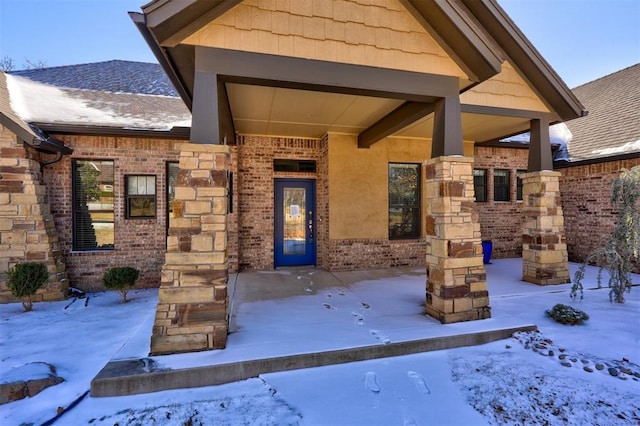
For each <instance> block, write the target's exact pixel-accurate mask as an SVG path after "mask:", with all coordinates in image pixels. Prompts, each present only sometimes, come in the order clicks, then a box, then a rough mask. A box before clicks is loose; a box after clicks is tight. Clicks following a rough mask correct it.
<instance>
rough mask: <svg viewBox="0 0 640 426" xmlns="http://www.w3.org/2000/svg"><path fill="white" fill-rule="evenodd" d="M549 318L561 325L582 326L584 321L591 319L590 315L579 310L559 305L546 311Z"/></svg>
mask: <svg viewBox="0 0 640 426" xmlns="http://www.w3.org/2000/svg"><path fill="white" fill-rule="evenodd" d="M545 313H546V314H547V316H548V317H551V318H553V319H554V320H556V321H557V322H559V323H561V324H571V325H576V324H582V322H583V321H586V320H588V319H589V315H587V314H586V313H585V312H582V311H581V310H579V309H575V308H572V307H571V306H567V305H563V304H562V303H558V304H557V305H555V306H554V307H553V308H552V309H551V310H550V311H549V310H547V311H545Z"/></svg>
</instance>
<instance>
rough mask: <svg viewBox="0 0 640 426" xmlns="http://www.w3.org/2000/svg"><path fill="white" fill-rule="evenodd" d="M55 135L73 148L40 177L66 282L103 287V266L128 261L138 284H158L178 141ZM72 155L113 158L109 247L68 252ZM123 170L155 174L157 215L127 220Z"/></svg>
mask: <svg viewBox="0 0 640 426" xmlns="http://www.w3.org/2000/svg"><path fill="white" fill-rule="evenodd" d="M57 138H59V139H61V140H63V141H64V142H65V144H66V145H67V146H70V147H71V148H73V150H74V152H73V155H72V156H65V157H63V159H62V160H61V161H60V162H58V163H55V164H53V165H51V166H48V167H46V168H45V173H44V179H45V182H46V184H47V189H48V192H49V199H50V201H51V212H52V214H53V216H54V219H55V224H56V228H57V230H58V234H59V237H60V241H61V249H62V253H63V258H64V262H65V263H66V266H67V271H68V276H69V282H70V284H71V285H72V286H74V287H78V288H80V289H82V290H85V291H99V290H103V286H102V276H103V274H104V272H105V271H106V270H107V269H108V268H111V267H116V266H132V267H135V268H137V269H138V270H140V278H139V279H138V281H137V287H158V286H159V284H160V272H161V269H162V265H163V263H164V255H165V248H166V231H167V216H166V215H167V211H166V204H167V201H166V163H167V161H177V160H178V154H179V153H178V152H177V151H176V150H175V143H176V142H180V141H173V140H164V139H143V138H124V137H106V136H68V135H60V136H57ZM72 159H87V160H89V159H100V160H113V161H114V173H115V177H114V199H115V201H114V214H115V248H114V250H108V251H84V252H78V251H73V248H72V221H71V217H72V216H71V214H72V211H71V207H72V205H71V199H72V197H71V195H72V193H71V191H72V187H71V161H72ZM127 174H151V175H155V176H156V185H157V187H156V191H157V192H156V193H157V199H156V205H157V214H156V218H154V219H126V217H125V205H124V195H125V193H124V179H125V175H127Z"/></svg>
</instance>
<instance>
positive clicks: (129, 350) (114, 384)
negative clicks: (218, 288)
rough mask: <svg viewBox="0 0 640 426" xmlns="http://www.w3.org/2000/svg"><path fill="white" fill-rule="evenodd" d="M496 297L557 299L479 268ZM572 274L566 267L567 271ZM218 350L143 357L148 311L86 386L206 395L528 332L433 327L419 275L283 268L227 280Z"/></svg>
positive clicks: (509, 265) (512, 324) (497, 322)
mask: <svg viewBox="0 0 640 426" xmlns="http://www.w3.org/2000/svg"><path fill="white" fill-rule="evenodd" d="M486 267H487V274H488V282H489V289H490V297H491V298H492V299H491V300H492V306H495V305H496V304H499V303H496V302H499V299H500V298H503V297H513V296H517V295H521V294H527V293H534V292H550V291H566V290H567V289H568V286H570V284H565V285H558V286H549V287H540V286H536V285H533V284H530V283H526V282H523V281H521V279H520V277H521V259H502V260H497V261H494V262H493V263H492V264H489V265H486ZM575 267H576V266H575V265H572V268H575ZM229 284H230V286H229V288H230V311H231V318H230V335H229V338H228V344H227V348H226V349H224V350H215V351H205V352H195V353H187V354H176V355H165V356H154V357H148V356H147V355H148V352H149V338H150V334H151V327H152V325H153V317H154V315H153V312H150V314H149V316H148V317H147V321H145V323H143V324H141V326H140V328H139V329H138V330H137V331H136V332H135V333H134V334H133V335H132V337H131V338H130V339H129V340H128V342H127V343H126V344H125V345H124V346H123V347H122V349H121V350H120V351H119V352H118V353H117V354H116V355H115V356H114V357H113V359H112V360H111V362H109V363H108V364H107V365H106V366H105V368H104V369H103V370H102V371H101V372H100V373H99V374H98V375H97V376H96V378H95V379H94V380H93V382H92V386H91V392H92V395H93V396H117V395H128V394H136V393H145V392H154V391H159V390H166V389H176V388H186V387H197V386H208V385H215V384H221V383H227V382H232V381H237V380H242V379H245V378H248V377H256V376H258V375H260V374H263V373H268V372H274V371H285V370H292V369H299V368H310V367H316V366H322V365H329V364H340V363H346V362H353V361H360V360H367V359H373V358H384V357H391V356H399V355H406V354H411V353H417V352H425V351H430V350H441V349H448V348H455V347H460V346H469V345H476V344H482V343H486V342H489V341H494V340H499V339H504V338H507V337H509V336H510V335H511V334H512V333H513V332H515V331H518V330H531V329H535V327H536V326H535V325H534V324H532V323H522V320H521V319H515V318H511V317H510V316H509V315H508V313H502V312H496V311H495V310H494V315H493V317H492V318H491V319H485V320H480V321H471V322H462V323H455V324H446V325H443V324H440V323H439V322H437V321H436V320H434V319H433V318H431V317H429V316H426V315H425V314H424V298H425V294H424V293H425V290H424V288H425V273H424V270H423V269H422V268H415V267H413V268H411V267H405V268H394V269H384V270H369V271H355V272H327V271H323V270H320V269H317V268H311V267H301V268H284V269H278V270H274V271H261V272H243V273H239V274H234V275H232V276H231V277H230V283H229Z"/></svg>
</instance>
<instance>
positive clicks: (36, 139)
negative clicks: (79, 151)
mask: <svg viewBox="0 0 640 426" xmlns="http://www.w3.org/2000/svg"><path fill="white" fill-rule="evenodd" d="M0 123H1V124H2V125H3V126H5V127H7V128H8V129H9V130H11V131H12V132H13V133H15V135H16V136H17V137H18V139H20V140H22V141H24V142H25V143H26V144H27V145H29V146H32V147H34V148H35V149H37V150H38V151H41V152H47V153H49V154H58V153H60V154H61V155H70V154H72V153H73V149H71V148H69V147H68V146H66V145H65V144H64V142H62V141H61V140H58V139H55V138H53V137H51V136H49V135H47V134H45V133H44V132H43V131H42V130H41V129H40V128H38V127H37V126H35V125H33V124H28V127H27V126H21V125H19V124H18V123H16V122H15V121H14V120H12V119H11V118H9V117H8V116H7V115H6V114H4V113H1V112H0Z"/></svg>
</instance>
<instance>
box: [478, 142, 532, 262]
mask: <svg viewBox="0 0 640 426" xmlns="http://www.w3.org/2000/svg"><path fill="white" fill-rule="evenodd" d="M528 158H529V150H528V149H518V148H500V147H483V146H477V147H476V148H475V156H474V160H475V162H474V165H473V167H474V168H476V169H487V201H486V202H476V208H477V209H478V214H479V215H480V232H481V233H482V239H483V240H491V242H492V245H493V251H492V255H491V257H492V258H495V259H501V258H510V257H519V256H521V255H522V225H523V223H524V215H523V214H522V201H517V200H516V172H517V171H518V170H526V169H527V162H528ZM494 169H507V170H510V171H511V173H510V179H511V181H510V186H509V187H510V190H509V193H510V197H509V198H510V201H493V170H494Z"/></svg>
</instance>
